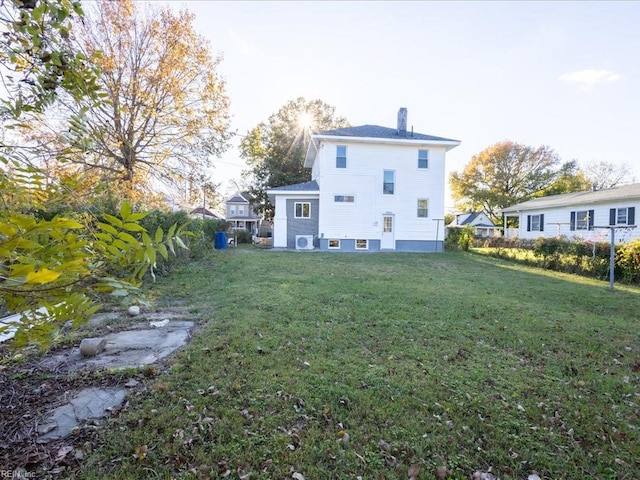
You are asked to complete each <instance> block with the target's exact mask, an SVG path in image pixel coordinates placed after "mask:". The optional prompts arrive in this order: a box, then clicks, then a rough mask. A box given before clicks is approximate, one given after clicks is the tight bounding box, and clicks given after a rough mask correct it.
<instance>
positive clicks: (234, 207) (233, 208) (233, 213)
mask: <svg viewBox="0 0 640 480" xmlns="http://www.w3.org/2000/svg"><path fill="white" fill-rule="evenodd" d="M235 214H236V206H235V205H231V206H230V207H229V215H235Z"/></svg>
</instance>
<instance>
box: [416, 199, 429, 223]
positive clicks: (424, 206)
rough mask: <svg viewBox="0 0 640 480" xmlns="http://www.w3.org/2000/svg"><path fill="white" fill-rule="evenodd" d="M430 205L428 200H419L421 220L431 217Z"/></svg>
mask: <svg viewBox="0 0 640 480" xmlns="http://www.w3.org/2000/svg"><path fill="white" fill-rule="evenodd" d="M428 205H429V202H427V199H426V198H419V199H418V217H419V218H427V217H428V216H429V209H428Z"/></svg>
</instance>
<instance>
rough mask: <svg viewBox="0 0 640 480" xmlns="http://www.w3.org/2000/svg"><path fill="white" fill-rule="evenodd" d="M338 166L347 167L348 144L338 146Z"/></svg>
mask: <svg viewBox="0 0 640 480" xmlns="http://www.w3.org/2000/svg"><path fill="white" fill-rule="evenodd" d="M336 168H347V146H346V145H338V146H337V148H336Z"/></svg>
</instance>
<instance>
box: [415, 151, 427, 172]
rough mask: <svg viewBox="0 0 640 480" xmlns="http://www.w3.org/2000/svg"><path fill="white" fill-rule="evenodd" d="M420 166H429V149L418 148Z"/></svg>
mask: <svg viewBox="0 0 640 480" xmlns="http://www.w3.org/2000/svg"><path fill="white" fill-rule="evenodd" d="M418 168H429V150H418Z"/></svg>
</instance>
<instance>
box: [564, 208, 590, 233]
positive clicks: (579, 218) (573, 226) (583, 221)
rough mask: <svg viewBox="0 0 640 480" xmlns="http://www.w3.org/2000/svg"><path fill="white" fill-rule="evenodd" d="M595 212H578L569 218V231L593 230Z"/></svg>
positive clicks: (572, 213)
mask: <svg viewBox="0 0 640 480" xmlns="http://www.w3.org/2000/svg"><path fill="white" fill-rule="evenodd" d="M594 214H595V211H594V210H576V211H575V212H571V214H570V217H569V230H571V231H575V230H593V217H594Z"/></svg>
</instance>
